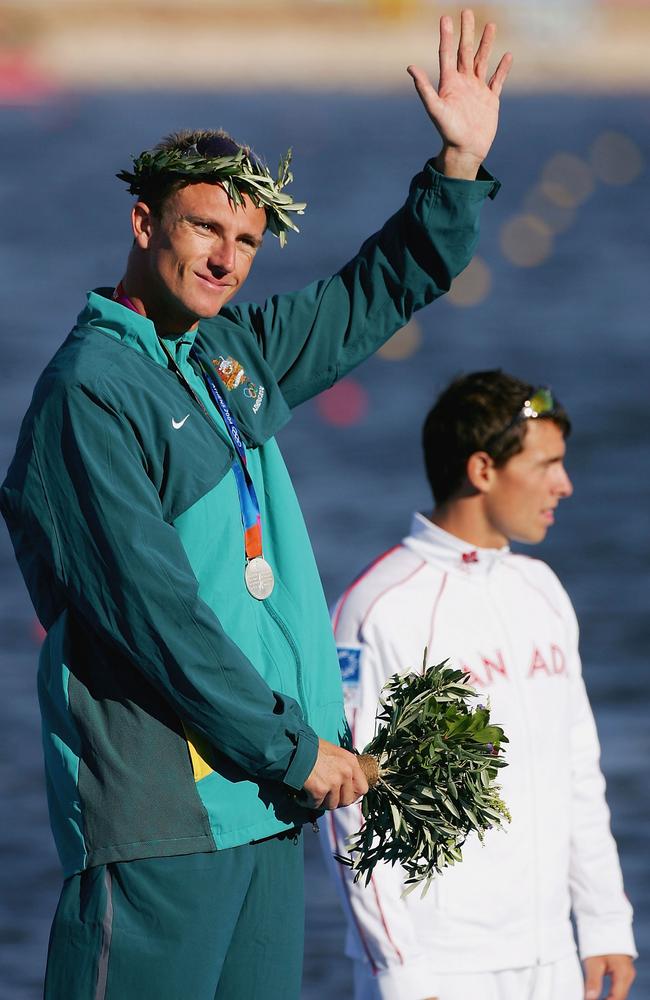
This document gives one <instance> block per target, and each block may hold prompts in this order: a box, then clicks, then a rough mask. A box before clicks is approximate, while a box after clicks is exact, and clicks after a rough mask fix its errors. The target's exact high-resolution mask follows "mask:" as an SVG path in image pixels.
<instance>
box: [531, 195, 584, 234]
mask: <svg viewBox="0 0 650 1000" xmlns="http://www.w3.org/2000/svg"><path fill="white" fill-rule="evenodd" d="M523 211H524V215H534V216H536V218H538V219H541V220H542V222H544V223H545V225H547V226H548V228H549V229H550V230H551V232H552V233H563V232H564V231H565V230H566V229H568V228H569V226H570V225H571V224H572V223H573V221H574V219H575V217H576V210H575V208H574V207H573V206H572V205H558V203H557V201H552V200H550V199H549V198H548V196H547V193H546V191H545V190H544V188H543V187H542V185H541V184H539V185H537V186H536V187H534V188H533V189H532V191H530V192H529V194H528V195H527V196H526V198H525V199H524V204H523Z"/></svg>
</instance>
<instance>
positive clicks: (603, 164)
mask: <svg viewBox="0 0 650 1000" xmlns="http://www.w3.org/2000/svg"><path fill="white" fill-rule="evenodd" d="M589 162H590V163H591V166H592V168H593V170H594V173H595V174H596V177H597V178H598V180H599V181H602V182H603V184H630V183H631V182H632V181H633V180H636V178H637V177H638V176H639V174H640V173H641V171H642V170H643V167H644V161H643V154H642V153H641V150H640V149H639V147H638V146H637V144H636V143H635V142H634V141H633V140H632V139H630V138H629V136H627V135H623V134H622V133H621V132H601V134H600V135H599V136H598V138H597V139H596V141H595V142H594V143H593V145H592V147H591V149H590V150H589Z"/></svg>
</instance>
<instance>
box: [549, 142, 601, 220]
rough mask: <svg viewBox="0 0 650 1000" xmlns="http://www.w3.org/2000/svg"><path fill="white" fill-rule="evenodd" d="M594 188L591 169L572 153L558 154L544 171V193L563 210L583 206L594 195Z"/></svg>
mask: <svg viewBox="0 0 650 1000" xmlns="http://www.w3.org/2000/svg"><path fill="white" fill-rule="evenodd" d="M594 187H595V181H594V175H593V171H592V169H591V167H590V166H589V164H588V163H586V162H585V161H584V160H582V159H580V157H579V156H574V155H573V154H572V153H557V154H556V155H555V156H552V157H551V159H550V160H549V161H548V163H547V164H546V166H545V167H544V169H543V171H542V183H541V188H542V191H543V192H544V194H545V196H546V198H548V200H549V201H552V202H554V203H555V204H557V205H560V206H561V207H562V208H571V207H572V206H574V205H581V204H582V202H583V201H586V200H587V198H588V197H589V196H590V195H591V194H592V193H593V190H594Z"/></svg>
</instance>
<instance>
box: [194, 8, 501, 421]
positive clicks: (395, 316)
mask: <svg viewBox="0 0 650 1000" xmlns="http://www.w3.org/2000/svg"><path fill="white" fill-rule="evenodd" d="M473 25H474V20H473V15H472V14H471V12H465V13H464V14H463V18H462V31H461V39H460V45H459V48H458V56H457V60H454V58H453V25H452V22H451V18H443V19H442V21H441V38H440V66H441V76H440V86H439V88H438V90H437V91H436V89H435V88H434V87H433V86H432V84H431V83H430V82H429V80H428V78H427V77H426V74H425V73H424V72H423V71H422V70H420V69H416V68H415V67H411V68H410V70H409V72H411V74H412V76H413V77H414V80H415V82H416V87H417V89H418V92H419V94H420V97H421V99H422V101H423V103H424V106H425V108H426V110H427V113H428V114H429V116H430V117H431V118H432V120H433V121H434V123H435V125H436V128H437V129H438V130H439V132H440V135H441V136H442V150H441V152H440V154H439V155H438V157H437V158H436V159H435V160H432V161H430V162H429V163H428V164H427V165H426V166H425V168H424V170H423V171H422V172H421V173H420V174H418V175H417V177H416V178H415V179H414V180H413V182H412V184H411V189H410V192H409V197H408V199H407V201H406V203H405V205H404V206H403V208H402V209H400V211H398V212H397V213H396V214H395V215H394V216H392V218H390V219H389V220H388V222H387V223H386V224H385V225H384V226H383V228H382V229H381V230H380V231H379V232H378V233H376V234H375V235H374V236H371V237H370V238H369V239H368V240H366V242H365V243H364V244H363V246H362V247H361V249H360V251H359V253H358V254H357V255H356V256H355V257H354V258H353V259H352V260H351V261H349V262H348V263H347V264H346V265H345V266H344V267H342V268H341V270H340V271H338V272H337V273H336V274H335V275H333V276H332V277H331V278H328V279H325V280H323V281H318V282H314V283H313V284H312V285H309V286H308V287H307V288H305V289H303V290H302V291H300V292H296V293H292V294H286V295H277V296H273V297H272V298H271V299H269V300H268V301H267V302H266V303H265V304H264V305H262V306H255V305H242V306H239V307H234V308H230V307H227V308H226V309H224V310H223V312H222V314H221V315H222V316H223V317H224V318H226V319H230V320H232V321H234V322H235V323H237V324H238V325H241V326H244V327H245V328H247V329H248V330H249V331H252V332H253V334H254V335H255V337H256V338H257V341H258V343H259V344H260V347H261V349H262V352H263V354H264V356H265V358H266V360H267V362H268V363H269V364H270V366H271V368H272V369H273V371H274V373H275V376H276V379H277V380H278V382H279V384H280V387H281V389H282V391H283V393H284V396H285V398H286V400H287V402H288V403H289V405H290V406H296V405H298V404H299V403H301V402H303V401H304V400H305V399H308V398H309V397H311V396H314V395H316V394H317V393H319V392H321V391H322V390H323V389H327V388H329V386H331V385H332V384H333V383H334V382H335V381H337V379H340V378H342V377H343V376H344V375H345V374H346V373H347V372H349V371H350V370H351V369H352V368H354V367H355V366H356V365H358V364H360V363H361V362H362V361H363V360H364V359H365V358H367V357H368V356H369V355H370V354H372V353H373V352H374V351H375V350H377V348H378V347H380V346H381V344H382V343H384V342H385V341H386V340H387V339H388V338H389V337H390V336H392V334H393V333H395V331H396V330H398V329H400V327H402V326H404V325H405V323H407V322H408V320H409V319H410V317H411V316H412V314H413V313H414V312H415V311H416V310H417V309H421V308H422V307H423V306H426V305H428V304H429V303H430V302H432V301H433V300H434V299H435V298H437V297H438V296H440V295H442V294H443V293H444V292H446V291H448V289H449V287H450V285H451V282H452V280H453V278H454V277H455V276H456V275H457V274H459V273H460V272H461V271H462V270H463V269H464V268H465V267H466V266H467V264H468V263H469V261H470V260H471V257H472V254H473V253H474V249H475V246H476V242H477V239H478V219H479V212H480V207H481V205H482V203H483V201H484V199H485V198H486V197H487V196H494V194H495V193H496V190H497V189H498V184H497V182H495V181H494V180H493V178H491V177H490V176H489V175H488V174H485V173H484V172H480V173H478V172H479V167H480V163H481V161H482V159H483V157H484V156H485V155H486V154H487V151H488V149H489V147H490V144H491V142H492V139H493V137H494V134H495V131H496V127H497V120H498V106H499V98H498V95H499V93H500V90H501V87H502V85H503V82H504V81H505V77H506V75H507V72H508V68H509V64H510V57H509V56H504V58H503V59H502V60H501V63H500V64H499V68H498V69H497V71H496V73H495V74H494V77H492V79H491V80H490V82H489V83H488V82H487V81H486V66H487V61H488V58H489V54H490V49H491V45H492V39H493V36H494V26H493V25H488V27H487V28H486V29H485V32H484V35H483V38H482V40H481V43H480V45H479V48H478V51H477V53H476V57H475V58H470V56H469V52H470V50H473V46H474V34H473V32H474V27H473ZM477 174H478V180H475V178H476V177H477ZM212 324H214V336H215V339H216V340H218V329H219V317H217V318H216V319H215V320H214V321H210V320H208V321H204V322H202V323H201V331H202V333H203V335H204V336H205V337H206V338H207V340H208V342H209V341H210V337H211V336H212Z"/></svg>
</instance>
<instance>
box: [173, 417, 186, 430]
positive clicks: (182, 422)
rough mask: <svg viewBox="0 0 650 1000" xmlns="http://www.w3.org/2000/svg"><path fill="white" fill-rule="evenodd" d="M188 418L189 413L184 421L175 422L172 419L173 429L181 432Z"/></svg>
mask: <svg viewBox="0 0 650 1000" xmlns="http://www.w3.org/2000/svg"><path fill="white" fill-rule="evenodd" d="M188 417H189V413H187V414H186V415H185V416H184V417H183V419H182V420H174V418H173V417H172V427H173V428H174V430H175V431H179V430H180V429H181V427H182V426H183V424H184V423H185V421H186V420H187V418H188Z"/></svg>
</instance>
